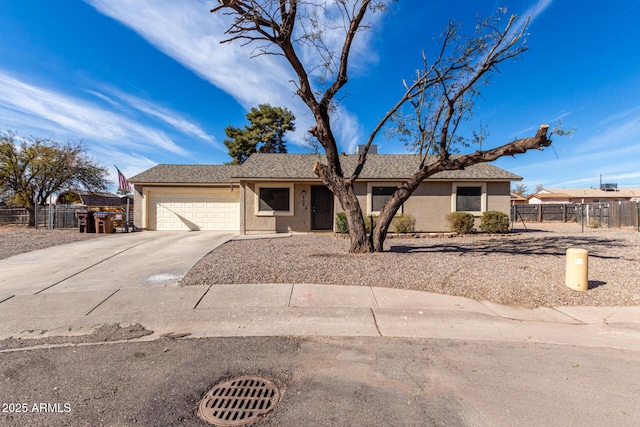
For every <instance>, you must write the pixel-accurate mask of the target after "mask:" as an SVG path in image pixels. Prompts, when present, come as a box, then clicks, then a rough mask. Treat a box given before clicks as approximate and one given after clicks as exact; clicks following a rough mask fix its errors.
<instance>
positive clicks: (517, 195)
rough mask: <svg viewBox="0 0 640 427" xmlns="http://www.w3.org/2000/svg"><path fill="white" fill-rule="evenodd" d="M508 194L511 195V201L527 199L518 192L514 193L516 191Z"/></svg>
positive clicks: (524, 200)
mask: <svg viewBox="0 0 640 427" xmlns="http://www.w3.org/2000/svg"><path fill="white" fill-rule="evenodd" d="M510 195H511V201H512V202H516V201H518V202H526V201H527V198H526V197H522V196H521V195H519V194H516V193H510Z"/></svg>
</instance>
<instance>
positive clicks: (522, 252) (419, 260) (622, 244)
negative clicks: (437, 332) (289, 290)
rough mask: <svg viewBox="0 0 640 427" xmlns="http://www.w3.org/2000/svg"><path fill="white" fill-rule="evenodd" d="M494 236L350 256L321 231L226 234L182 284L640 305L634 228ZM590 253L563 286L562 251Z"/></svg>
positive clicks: (551, 228)
mask: <svg viewBox="0 0 640 427" xmlns="http://www.w3.org/2000/svg"><path fill="white" fill-rule="evenodd" d="M528 228H529V229H532V228H535V230H532V231H528V232H526V231H525V230H524V229H520V230H516V232H514V233H510V234H508V235H502V236H486V235H472V236H465V237H451V238H422V239H388V240H387V241H386V242H385V250H386V252H384V253H373V254H349V253H347V250H348V247H349V241H348V240H347V239H341V238H335V237H332V236H328V235H294V236H292V237H289V238H277V239H255V240H235V241H230V242H228V243H226V244H224V245H222V246H220V247H218V248H217V249H215V250H214V251H212V252H211V253H210V254H208V255H207V256H206V257H204V258H203V259H202V260H201V261H200V262H198V263H197V264H196V265H195V266H194V267H193V269H191V271H189V272H188V273H187V275H185V277H184V278H183V279H182V281H181V285H183V286H187V285H215V284H247V283H315V284H333V285H358V286H381V287H389V288H399V289H413V290H420V291H429V292H437V293H441V294H448V295H457V296H462V297H467V298H472V299H475V300H480V301H481V300H486V301H490V302H493V303H497V304H505V305H512V306H521V307H527V308H535V307H541V306H547V307H554V306H567V305H585V306H625V305H640V233H639V232H638V231H636V230H633V229H623V230H605V229H588V228H585V231H584V233H583V232H581V228H580V226H579V225H577V224H530V225H528ZM568 248H583V249H587V250H588V251H589V290H588V291H587V292H577V291H574V290H572V289H570V288H568V287H566V286H565V284H564V280H565V268H566V264H565V263H566V250H567V249H568Z"/></svg>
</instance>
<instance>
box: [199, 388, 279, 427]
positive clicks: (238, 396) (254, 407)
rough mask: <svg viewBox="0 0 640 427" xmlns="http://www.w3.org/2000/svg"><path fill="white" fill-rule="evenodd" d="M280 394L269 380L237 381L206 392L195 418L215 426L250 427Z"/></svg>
mask: <svg viewBox="0 0 640 427" xmlns="http://www.w3.org/2000/svg"><path fill="white" fill-rule="evenodd" d="M279 400H280V390H278V387H277V386H276V385H275V384H274V383H273V382H272V381H270V380H268V379H265V378H258V377H239V378H234V379H232V380H229V381H225V382H223V383H220V384H218V385H216V386H215V387H214V388H212V389H211V390H209V392H207V394H206V395H205V396H204V398H203V399H202V400H201V401H200V405H199V407H198V415H199V416H200V418H202V419H203V420H205V421H207V422H208V423H211V424H214V425H217V426H244V425H247V424H251V423H253V422H255V421H257V420H259V419H261V418H262V417H264V416H265V415H266V414H268V413H269V412H270V411H272V410H273V408H275V406H276V405H277V404H278V401H279Z"/></svg>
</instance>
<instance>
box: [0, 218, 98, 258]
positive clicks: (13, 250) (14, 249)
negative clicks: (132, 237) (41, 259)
mask: <svg viewBox="0 0 640 427" xmlns="http://www.w3.org/2000/svg"><path fill="white" fill-rule="evenodd" d="M100 236H101V235H100V234H95V233H80V232H79V231H78V230H77V229H75V228H62V229H53V230H49V229H46V228H39V229H37V230H36V229H35V228H33V227H26V226H17V225H2V226H0V259H4V258H9V257H12V256H14V255H18V254H22V253H26V252H31V251H36V250H38V249H45V248H49V247H51V246H57V245H64V244H65V243H71V242H77V241H79V240H88V239H95V238H96V237H100Z"/></svg>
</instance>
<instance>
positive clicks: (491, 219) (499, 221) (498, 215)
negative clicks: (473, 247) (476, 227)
mask: <svg viewBox="0 0 640 427" xmlns="http://www.w3.org/2000/svg"><path fill="white" fill-rule="evenodd" d="M480 229H481V230H482V231H484V232H485V233H507V232H509V216H508V215H507V214H506V213H504V212H500V211H487V212H484V213H483V214H482V218H481V219H480Z"/></svg>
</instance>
